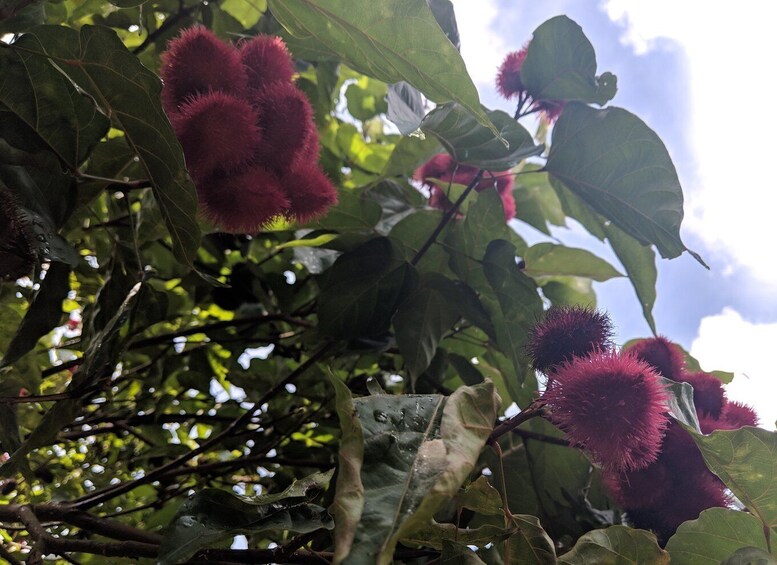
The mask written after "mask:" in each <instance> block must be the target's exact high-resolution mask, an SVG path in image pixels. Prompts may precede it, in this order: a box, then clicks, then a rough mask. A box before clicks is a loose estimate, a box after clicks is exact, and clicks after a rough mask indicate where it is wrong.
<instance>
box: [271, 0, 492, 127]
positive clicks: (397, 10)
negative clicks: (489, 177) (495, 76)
mask: <svg viewBox="0 0 777 565" xmlns="http://www.w3.org/2000/svg"><path fill="white" fill-rule="evenodd" d="M269 6H270V10H271V11H272V13H273V15H274V16H275V17H276V18H277V19H278V20H279V21H280V22H281V24H282V25H283V26H284V27H285V28H286V29H288V30H289V32H291V33H292V34H293V35H295V36H296V37H299V38H303V39H309V38H315V39H316V40H317V42H319V43H321V44H323V45H324V46H325V47H327V48H328V49H330V50H332V51H334V52H335V53H338V54H339V55H340V56H341V57H343V59H344V60H345V61H346V62H347V63H348V65H349V66H350V67H352V68H353V69H355V70H357V71H359V72H361V73H364V74H366V75H368V76H372V77H375V78H377V79H380V80H382V81H384V82H386V83H393V82H400V81H403V80H404V81H407V82H408V83H410V84H411V85H413V86H414V87H416V88H417V89H418V90H420V91H421V92H423V93H424V95H426V97H427V98H429V99H430V100H433V101H434V102H438V103H442V102H447V101H453V102H457V103H459V104H461V105H462V106H463V107H464V108H466V110H467V111H468V112H470V113H472V115H474V116H475V117H476V118H477V120H478V121H479V122H480V123H481V124H482V125H484V126H485V127H487V128H489V129H491V131H492V132H493V135H496V136H498V135H499V133H498V130H497V128H496V127H494V125H493V124H492V123H491V122H490V120H489V117H488V115H487V114H486V113H485V111H484V110H483V108H482V107H481V106H480V99H479V98H478V92H477V89H476V88H475V85H474V84H473V82H472V79H471V78H470V77H469V75H468V74H467V68H466V66H465V64H464V60H463V59H462V58H461V55H459V52H458V51H457V50H456V48H455V47H454V46H453V44H452V43H451V42H450V40H449V39H448V38H447V37H446V36H445V33H444V32H443V31H442V29H441V28H440V26H439V24H438V23H437V22H436V21H435V18H434V14H432V11H431V9H430V8H429V5H428V4H427V2H426V0H386V1H384V2H381V4H380V7H379V9H376V8H377V6H376V5H374V4H370V3H354V2H350V1H347V0H270V1H269Z"/></svg>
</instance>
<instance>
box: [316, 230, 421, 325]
mask: <svg viewBox="0 0 777 565" xmlns="http://www.w3.org/2000/svg"><path fill="white" fill-rule="evenodd" d="M415 278H416V273H415V270H414V269H413V268H412V267H411V265H410V264H409V263H407V262H405V261H403V260H402V259H401V258H399V257H398V256H397V253H396V252H395V251H394V250H393V247H392V245H391V242H390V241H389V240H388V239H386V238H381V237H378V238H374V239H371V240H370V241H368V242H367V243H365V244H364V245H361V246H360V247H358V248H356V249H355V250H354V251H351V252H349V253H344V254H343V255H341V256H340V257H338V259H337V261H335V264H334V265H333V266H332V268H331V269H330V270H329V271H328V273H327V277H326V281H325V283H324V285H323V287H322V289H321V294H320V295H319V297H318V302H319V310H318V328H319V330H320V331H321V332H322V333H323V334H324V335H328V336H331V337H336V338H339V339H349V338H357V337H369V336H379V335H381V334H383V333H385V332H386V330H388V327H389V324H390V322H391V318H392V316H393V315H394V312H395V311H396V309H397V306H398V305H399V301H400V300H401V298H402V296H403V294H404V293H405V292H407V290H408V289H409V288H412V286H413V285H414V283H415Z"/></svg>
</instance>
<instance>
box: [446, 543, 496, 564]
mask: <svg viewBox="0 0 777 565" xmlns="http://www.w3.org/2000/svg"><path fill="white" fill-rule="evenodd" d="M440 564H445V565H485V563H484V562H483V560H482V559H480V557H478V556H477V554H476V553H475V552H474V551H472V550H471V549H470V548H468V547H467V546H466V545H463V544H460V543H453V542H452V541H447V540H445V541H443V542H442V555H440Z"/></svg>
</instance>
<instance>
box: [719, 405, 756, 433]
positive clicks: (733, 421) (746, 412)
mask: <svg viewBox="0 0 777 565" xmlns="http://www.w3.org/2000/svg"><path fill="white" fill-rule="evenodd" d="M721 419H722V420H725V421H726V422H727V423H728V424H729V425H730V426H732V427H731V428H730V429H739V428H741V427H743V426H757V425H758V414H756V412H755V410H753V409H752V408H751V407H750V406H747V405H745V404H742V403H741V402H731V401H728V402H726V404H725V406H723V412H722V414H721Z"/></svg>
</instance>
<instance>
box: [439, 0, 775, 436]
mask: <svg viewBox="0 0 777 565" xmlns="http://www.w3.org/2000/svg"><path fill="white" fill-rule="evenodd" d="M453 3H454V6H455V9H456V14H457V21H458V25H459V32H460V35H461V43H462V50H461V51H462V56H463V57H464V60H465V62H466V63H467V68H468V70H469V72H470V75H471V76H472V78H473V80H474V81H475V83H476V85H477V87H478V90H479V91H480V94H481V99H482V101H483V103H484V104H485V105H486V106H489V107H491V108H501V109H504V110H511V108H510V105H509V104H508V103H507V102H506V101H505V100H503V99H501V98H499V96H498V95H497V93H496V90H495V88H494V77H495V74H496V69H497V68H498V66H499V64H500V63H501V61H502V59H503V58H504V56H505V55H506V54H507V53H509V52H510V51H514V50H517V49H520V47H521V46H522V45H523V44H524V43H525V42H526V41H528V40H529V39H530V38H531V35H532V31H533V30H534V29H535V28H536V27H537V26H538V25H539V24H541V23H542V22H543V21H545V20H547V19H548V18H551V17H553V16H556V15H559V14H565V15H567V16H569V17H570V18H572V19H573V20H575V21H576V22H577V23H578V24H580V25H581V26H582V28H583V31H584V32H585V33H586V35H587V36H588V38H589V39H590V40H591V43H592V44H593V45H594V48H595V50H596V53H597V61H598V73H601V72H604V71H610V72H613V73H614V74H616V75H617V76H618V94H617V96H616V97H615V99H614V100H613V101H612V102H610V104H611V105H615V106H621V107H624V108H626V109H628V110H630V111H632V112H634V113H635V114H637V115H638V116H640V117H641V118H642V119H643V120H644V121H645V122H646V123H647V124H648V125H649V126H650V127H651V128H653V129H654V130H655V131H656V132H657V133H658V135H659V136H660V137H661V139H662V140H663V141H664V143H665V144H666V146H667V149H668V150H669V153H670V155H671V156H672V159H673V160H674V163H675V166H676V167H677V170H678V174H679V177H680V181H681V184H682V186H683V192H684V195H685V219H684V222H683V227H682V229H681V234H682V237H683V240H684V241H685V243H686V245H687V246H688V247H689V248H690V249H693V250H694V251H696V252H698V253H700V254H701V255H702V257H704V259H705V261H706V262H707V263H708V264H709V265H710V267H711V268H710V270H709V271H707V270H705V269H704V268H703V267H701V266H700V265H699V264H698V263H696V262H695V261H694V260H693V259H692V258H691V257H690V256H689V255H688V254H685V255H683V256H682V257H680V258H678V259H674V260H672V261H667V260H659V262H658V273H659V274H658V285H657V288H658V299H657V302H656V306H655V308H654V316H655V319H656V324H657V327H658V331H659V333H660V334H662V335H665V336H667V337H668V338H669V339H671V340H672V341H675V342H677V343H679V344H680V345H682V346H683V347H684V348H685V349H687V350H689V351H690V352H691V353H692V354H693V355H694V356H695V357H696V358H697V359H698V360H699V361H700V362H701V365H702V367H703V368H704V369H705V370H725V371H731V372H734V373H735V374H736V376H735V378H734V381H733V382H732V383H731V384H730V385H728V387H727V392H728V396H729V398H732V399H734V400H739V401H742V402H746V403H748V404H750V405H752V406H754V407H755V408H756V410H757V411H758V413H759V415H760V417H761V425H763V426H764V427H767V428H773V427H774V422H775V420H777V368H776V367H775V366H774V365H775V363H774V362H773V360H772V357H771V353H772V350H773V349H774V348H777V257H775V253H774V252H773V251H772V247H773V244H772V239H773V237H774V235H773V223H774V210H775V205H776V204H777V195H776V194H775V189H777V186H775V184H776V183H775V180H774V178H773V177H771V176H770V174H769V173H768V167H769V163H770V162H771V161H772V160H774V159H775V156H773V154H772V153H773V151H774V149H775V148H777V144H775V143H774V141H773V140H772V139H771V138H770V133H771V132H775V131H777V110H775V108H774V104H772V102H771V100H772V98H773V94H774V89H773V80H772V74H773V71H772V69H773V66H774V63H773V61H774V56H775V55H777V47H775V44H774V41H773V39H772V37H773V30H772V29H771V27H772V25H773V24H772V22H773V21H774V20H775V17H776V16H777V4H776V3H773V2H770V1H769V0H758V1H756V0H740V1H739V2H737V5H736V10H732V9H731V6H730V5H729V4H728V3H722V2H721V3H714V2H705V3H699V2H692V1H691V0H673V1H671V2H670V1H669V0H653V1H651V2H645V1H644V0H546V1H543V2H526V1H517V0H453ZM529 232H532V228H529V227H524V226H521V234H522V235H524V233H527V234H528V235H529V236H530V238H531V237H537V236H538V234H536V233H535V234H531V233H529ZM554 235H556V236H557V237H558V238H559V239H561V240H562V241H563V242H564V243H565V244H567V245H571V246H576V247H586V248H588V249H591V250H593V251H595V252H597V253H598V254H600V255H601V256H603V257H605V258H608V259H610V260H611V261H612V262H613V263H614V264H616V265H617V259H615V258H614V256H613V255H612V253H610V252H609V250H608V249H607V247H606V246H604V245H601V244H599V242H598V241H596V240H595V239H593V238H592V237H590V236H588V235H587V234H585V232H584V230H582V229H580V228H579V227H577V228H576V227H575V226H572V229H569V230H563V229H561V230H558V231H556V232H555V233H554ZM596 291H597V296H598V299H599V306H600V307H602V308H604V309H606V310H607V311H608V312H609V313H610V314H611V316H612V318H613V321H614V322H615V325H616V328H617V341H619V342H620V343H624V342H626V341H628V340H629V339H632V338H635V337H647V336H649V335H650V330H649V328H648V326H647V323H646V322H645V321H644V319H643V317H642V314H641V311H640V309H639V304H638V302H637V300H636V297H635V296H634V293H633V290H632V288H631V286H630V284H629V282H628V281H627V280H625V279H616V280H612V281H608V282H606V283H601V284H598V283H597V285H596Z"/></svg>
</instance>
